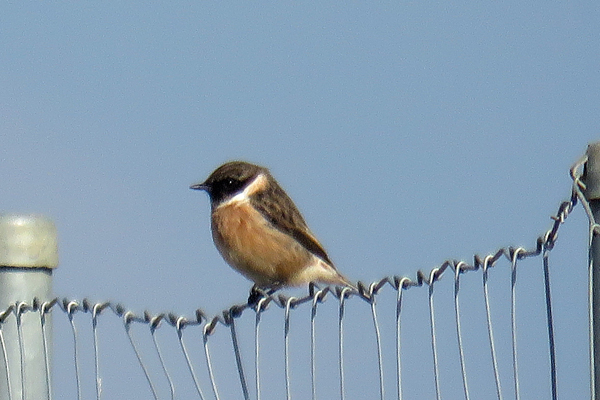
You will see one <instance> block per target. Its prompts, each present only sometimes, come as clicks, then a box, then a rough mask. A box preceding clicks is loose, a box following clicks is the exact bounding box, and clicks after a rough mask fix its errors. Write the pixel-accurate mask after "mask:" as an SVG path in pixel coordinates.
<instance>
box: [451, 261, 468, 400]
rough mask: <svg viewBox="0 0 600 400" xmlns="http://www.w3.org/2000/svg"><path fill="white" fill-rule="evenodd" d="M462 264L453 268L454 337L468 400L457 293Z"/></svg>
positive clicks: (464, 390)
mask: <svg viewBox="0 0 600 400" xmlns="http://www.w3.org/2000/svg"><path fill="white" fill-rule="evenodd" d="M463 265H464V263H463V262H459V263H457V264H456V265H455V267H454V317H455V321H456V337H457V342H458V355H459V360H460V372H461V376H462V384H463V392H464V395H465V400H469V385H468V383H467V370H466V367H465V353H464V351H463V341H462V330H461V325H460V303H459V301H458V293H459V289H460V274H461V273H462V266H463Z"/></svg>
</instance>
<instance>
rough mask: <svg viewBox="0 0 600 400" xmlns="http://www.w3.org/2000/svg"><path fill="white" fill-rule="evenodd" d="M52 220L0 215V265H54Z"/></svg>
mask: <svg viewBox="0 0 600 400" xmlns="http://www.w3.org/2000/svg"><path fill="white" fill-rule="evenodd" d="M57 266H58V240H57V235H56V226H55V225H54V223H53V222H52V221H51V220H50V219H48V218H46V217H44V216H41V215H23V214H0V268H2V267H20V268H56V267H57Z"/></svg>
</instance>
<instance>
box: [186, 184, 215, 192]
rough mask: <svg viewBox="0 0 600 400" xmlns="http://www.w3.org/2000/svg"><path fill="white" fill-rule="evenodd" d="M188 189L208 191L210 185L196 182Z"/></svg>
mask: <svg viewBox="0 0 600 400" xmlns="http://www.w3.org/2000/svg"><path fill="white" fill-rule="evenodd" d="M190 189H193V190H205V191H207V192H210V186H208V185H207V184H206V183H204V182H202V183H196V184H194V185H192V186H190Z"/></svg>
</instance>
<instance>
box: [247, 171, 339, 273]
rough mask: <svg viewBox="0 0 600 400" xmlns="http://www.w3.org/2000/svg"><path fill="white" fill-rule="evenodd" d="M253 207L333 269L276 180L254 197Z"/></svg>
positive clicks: (323, 251) (321, 247) (323, 250)
mask: <svg viewBox="0 0 600 400" xmlns="http://www.w3.org/2000/svg"><path fill="white" fill-rule="evenodd" d="M251 201H252V205H253V206H254V207H255V208H256V209H257V210H258V211H259V212H260V213H261V214H262V215H263V216H264V217H265V218H266V219H267V220H268V221H269V222H271V224H273V226H274V227H275V228H276V229H278V230H279V231H281V232H283V233H285V234H287V235H290V236H292V237H293V238H294V239H296V240H297V241H298V242H299V243H300V244H302V246H304V248H306V249H307V250H308V251H310V252H311V253H313V254H314V255H316V256H317V257H319V258H321V259H322V260H323V261H325V262H326V263H328V264H329V265H331V266H332V267H333V263H332V262H331V260H330V259H329V256H328V255H327V253H326V252H325V249H323V246H321V243H319V241H318V240H317V239H316V238H315V237H314V236H313V234H312V233H311V232H310V230H309V229H308V226H307V225H306V222H305V221H304V218H302V214H300V211H298V208H296V205H295V204H294V202H293V201H292V199H290V197H289V196H288V195H287V194H286V193H285V191H284V190H283V189H282V188H281V186H279V185H278V184H277V182H276V181H275V180H272V181H271V184H270V185H268V187H267V188H265V190H264V191H261V192H258V193H255V194H254V195H253V196H252V200H251Z"/></svg>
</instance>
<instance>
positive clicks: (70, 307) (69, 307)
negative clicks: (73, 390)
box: [65, 301, 81, 400]
mask: <svg viewBox="0 0 600 400" xmlns="http://www.w3.org/2000/svg"><path fill="white" fill-rule="evenodd" d="M78 306H79V304H78V303H77V302H74V301H70V302H68V303H66V304H65V308H66V311H67V316H68V317H69V324H71V333H72V334H73V359H74V363H75V384H76V385H77V400H81V378H80V372H79V350H78V347H79V346H78V342H79V340H78V338H77V337H78V335H77V328H76V327H75V321H74V314H75V311H76V310H77V307H78Z"/></svg>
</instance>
